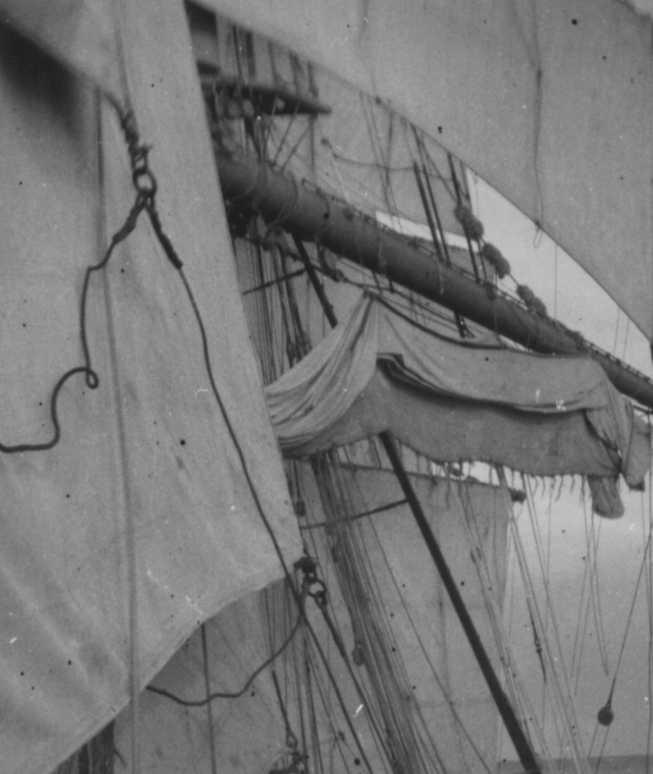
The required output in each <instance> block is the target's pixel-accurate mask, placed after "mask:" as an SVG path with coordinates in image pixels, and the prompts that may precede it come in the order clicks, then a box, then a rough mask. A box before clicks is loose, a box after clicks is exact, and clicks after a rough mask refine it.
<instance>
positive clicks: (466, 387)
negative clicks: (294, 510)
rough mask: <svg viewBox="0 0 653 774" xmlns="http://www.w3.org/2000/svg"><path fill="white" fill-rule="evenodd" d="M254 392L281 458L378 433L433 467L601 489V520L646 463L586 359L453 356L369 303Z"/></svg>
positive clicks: (446, 346) (438, 341) (432, 337)
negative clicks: (622, 482) (586, 483)
mask: <svg viewBox="0 0 653 774" xmlns="http://www.w3.org/2000/svg"><path fill="white" fill-rule="evenodd" d="M265 389H266V396H267V400H268V405H269V408H270V415H271V417H272V422H273V424H274V427H275V431H276V433H277V436H278V438H279V441H280V443H281V447H282V449H283V450H284V451H285V452H286V453H287V454H289V455H291V456H293V455H295V456H303V455H308V454H313V453H316V452H318V451H324V450H326V449H329V448H331V447H333V446H337V445H342V444H347V443H351V442H353V441H357V440H360V439H361V438H366V437H369V436H372V435H375V434H377V433H380V432H382V431H385V430H389V431H390V432H391V433H392V434H393V435H395V436H396V437H397V438H399V439H400V440H401V441H402V442H404V443H405V444H406V445H408V446H410V447H411V448H413V449H415V450H416V451H418V452H420V453H421V454H424V455H426V456H427V457H429V458H430V459H432V460H437V461H456V460H461V459H467V460H483V461H488V462H493V463H496V464H500V465H508V466H509V467H511V468H513V469H516V470H521V471H524V472H527V473H532V474H535V475H558V474H565V473H579V474H584V475H587V476H589V477H590V479H589V480H590V482H591V483H594V482H595V478H597V477H598V478H601V479H604V482H603V484H602V486H601V489H602V494H603V497H602V498H601V500H600V501H599V500H597V496H598V494H599V492H598V489H597V491H596V492H595V500H594V507H595V510H597V512H599V513H602V514H603V515H619V514H620V510H619V509H618V508H617V510H616V512H615V511H611V510H610V509H611V508H612V507H613V506H612V505H608V504H607V503H606V502H605V498H606V497H608V496H609V497H610V500H611V502H612V503H616V502H618V498H617V496H616V490H614V487H615V486H616V477H617V475H618V474H619V473H622V474H623V476H624V478H625V479H626V481H627V483H628V484H629V485H630V486H639V485H641V483H642V482H643V478H644V475H645V473H646V471H647V470H648V466H649V463H650V439H649V434H648V429H647V426H646V425H645V423H643V422H641V421H639V420H637V419H635V418H634V416H633V411H632V407H631V405H630V404H629V403H628V402H627V401H626V400H625V399H624V398H623V397H622V396H621V395H620V394H619V393H618V392H617V391H616V390H615V389H614V387H613V386H612V385H611V384H610V382H609V380H608V378H607V377H606V375H605V373H604V372H603V370H602V369H601V368H600V366H597V365H596V364H595V363H593V362H592V361H591V360H589V359H588V358H581V357H568V358H567V357H564V358H547V357H542V356H538V355H531V354H527V353H523V352H516V351H513V350H509V349H502V348H489V347H483V346H474V345H469V344H468V345H461V344H460V343H459V342H456V341H453V340H449V339H446V338H443V337H442V336H440V335H438V334H437V333H434V332H432V331H429V330H428V329H425V328H423V327H422V326H420V325H417V324H416V323H415V322H414V321H411V320H409V319H407V318H405V317H404V316H403V315H401V314H399V313H397V312H395V311H393V310H392V308H391V307H390V306H388V305H387V304H385V303H383V302H382V301H381V300H380V299H379V300H375V299H374V298H373V297H365V296H363V297H362V298H361V300H360V302H359V304H358V305H357V307H356V308H355V309H354V310H353V311H352V313H351V316H350V317H349V319H348V320H347V321H346V322H344V323H342V324H341V325H340V326H338V327H337V328H336V329H335V330H334V331H333V332H332V333H331V334H330V335H329V336H327V337H326V338H325V339H324V340H323V341H322V342H320V344H318V345H317V346H316V347H315V348H314V349H313V350H312V352H311V353H310V354H309V355H308V356H307V357H306V358H304V360H302V361H301V362H300V363H298V364H297V365H296V366H295V367H294V368H293V369H291V370H290V371H288V372H287V373H286V374H284V375H283V376H282V377H281V378H280V379H278V380H277V381H276V382H275V383H273V384H271V385H268V386H267V387H266V388H265ZM611 489H612V490H614V491H612V495H608V492H609V491H610V490H611Z"/></svg>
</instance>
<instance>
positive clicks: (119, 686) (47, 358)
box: [0, 2, 299, 774]
mask: <svg viewBox="0 0 653 774" xmlns="http://www.w3.org/2000/svg"><path fill="white" fill-rule="evenodd" d="M74 5H75V9H77V10H78V11H79V12H80V13H82V8H84V5H83V4H81V5H80V4H74ZM97 5H98V7H100V6H101V5H102V4H97ZM9 6H11V10H12V13H9V14H8V13H7V9H8V8H9ZM46 6H47V8H46ZM64 6H65V7H64ZM55 7H56V9H58V10H59V12H60V15H59V17H58V19H56V20H55V21H56V24H55V23H54V22H53V26H48V24H46V23H45V22H44V24H45V26H39V27H38V28H36V29H34V30H31V31H30V30H28V29H27V27H26V26H22V27H21V29H22V30H23V32H30V37H31V38H32V39H40V36H41V35H42V34H43V35H45V36H46V37H47V36H49V35H55V33H56V35H57V36H59V33H61V35H60V36H59V37H57V40H56V41H54V42H52V41H50V42H48V45H47V49H48V51H49V52H51V53H53V52H60V53H61V51H60V49H58V48H57V46H64V47H66V51H65V52H63V53H62V60H63V61H65V62H66V63H67V64H68V63H70V62H74V63H77V64H78V63H79V62H80V61H82V60H86V59H89V58H90V59H93V60H94V61H95V58H96V57H100V58H101V56H102V49H100V50H98V51H95V50H94V49H93V48H92V47H91V48H87V47H86V46H88V44H89V41H88V40H84V41H82V40H80V39H79V38H78V37H76V35H78V34H79V35H81V34H82V32H83V31H84V30H88V29H95V27H94V25H93V24H91V23H90V22H89V23H88V24H86V23H81V20H80V17H78V16H76V12H75V9H72V8H71V4H70V3H46V4H43V3H40V4H37V3H32V4H28V3H22V2H17V3H13V4H8V3H3V13H2V18H3V20H4V19H6V18H9V19H10V20H13V19H14V15H16V17H18V16H21V17H22V16H24V14H26V13H27V11H28V10H29V8H32V9H33V10H40V11H43V13H44V14H45V15H44V18H45V19H51V16H50V12H51V11H52V13H53V14H54V12H55ZM64 11H66V12H65V13H64ZM64 21H66V22H67V25H66V24H64ZM78 22H80V26H76V25H77V23H78ZM124 22H125V26H124V30H127V31H128V32H127V34H126V36H125V38H124V39H123V46H124V49H125V51H126V52H128V53H129V56H128V57H127V59H128V61H127V65H126V70H125V71H126V73H127V75H128V80H129V87H130V96H131V102H132V104H133V106H134V108H135V112H136V118H137V121H138V125H139V127H140V129H141V131H142V141H143V142H149V143H152V144H153V146H154V148H153V149H152V151H151V153H150V164H151V169H152V171H153V172H154V174H155V175H156V179H157V183H158V192H157V196H156V202H157V208H158V209H157V211H158V214H159V216H160V221H161V223H162V225H163V229H164V230H165V233H166V234H167V235H168V236H169V237H170V239H171V240H172V242H173V243H174V245H175V246H176V248H177V250H178V252H179V254H180V256H181V259H182V260H183V261H184V267H183V271H184V276H185V277H186V279H187V280H188V283H189V286H190V287H191V288H192V290H193V291H194V298H195V302H196V304H197V310H198V313H199V314H200V316H201V318H202V319H203V321H204V325H205V327H206V329H208V330H210V340H209V341H208V342H207V343H206V347H207V348H206V352H205V353H204V354H203V345H202V338H201V331H200V328H199V326H198V320H197V318H196V316H195V314H194V312H193V307H192V305H191V301H190V299H189V298H188V297H187V295H186V292H185V290H184V285H183V283H182V281H181V277H180V276H179V273H178V272H177V271H176V270H175V269H174V268H173V266H172V265H171V263H170V262H169V261H168V260H167V258H166V254H165V252H164V251H163V250H162V249H161V248H160V246H159V244H158V242H157V239H156V238H155V233H154V230H153V229H152V228H151V226H150V225H148V224H147V222H146V218H147V215H146V214H142V215H141V218H140V219H139V222H138V225H137V226H136V228H135V230H134V231H133V232H132V233H131V234H130V235H128V236H127V237H126V239H125V240H124V241H123V242H121V244H119V245H118V246H117V248H116V249H115V251H114V253H113V255H112V257H111V259H110V261H109V263H108V264H107V265H106V267H105V268H104V269H103V270H102V271H100V270H98V271H95V272H93V273H92V275H91V277H90V281H89V285H88V292H87V294H86V296H85V298H86V305H85V310H84V314H83V321H82V324H83V328H84V331H85V334H86V343H87V346H88V349H89V356H90V361H89V363H90V366H89V367H92V369H93V371H94V372H96V373H97V375H98V377H99V385H98V387H97V389H91V387H92V386H93V382H92V380H90V384H89V383H87V381H86V379H85V375H86V376H90V375H89V372H88V370H85V371H82V370H80V372H79V373H72V374H70V377H69V378H68V379H66V380H65V381H64V382H63V384H62V386H61V389H60V390H59V392H58V394H57V395H56V396H54V397H53V395H52V390H53V387H54V385H55V384H56V383H57V380H58V379H59V378H60V377H62V375H63V374H64V373H65V372H67V371H68V370H69V369H74V368H80V369H82V368H86V366H85V365H83V363H84V358H83V353H82V351H81V349H82V347H81V346H80V294H81V293H82V283H83V280H84V270H85V269H86V267H87V266H89V265H95V264H98V263H99V262H100V261H101V259H102V256H103V255H104V253H105V250H106V248H107V244H108V241H109V239H110V236H111V234H112V233H114V232H115V231H116V230H117V229H118V228H120V227H121V226H122V225H123V223H124V221H125V218H126V216H127V214H128V212H129V210H130V207H131V206H132V204H133V202H134V197H135V192H134V189H133V185H132V174H131V170H130V168H129V158H128V153H127V149H126V147H125V142H124V138H123V136H122V132H121V129H120V127H119V125H118V122H117V120H116V117H115V115H114V111H113V108H112V107H111V106H110V105H108V104H107V103H106V102H102V103H101V104H100V102H99V101H98V99H97V94H96V92H95V90H94V89H93V88H91V84H89V82H88V81H87V80H84V81H81V80H80V79H79V78H78V77H76V76H74V75H72V74H71V73H70V72H69V71H67V70H66V69H64V68H63V67H61V65H60V64H59V63H58V62H57V61H56V60H54V59H52V58H51V57H50V56H49V55H47V54H46V53H44V52H43V51H40V50H37V49H36V48H35V47H34V46H33V45H32V44H31V43H29V42H28V41H26V40H25V38H24V37H22V36H19V35H16V34H14V32H13V30H11V29H9V28H8V27H7V26H6V25H3V26H2V27H0V36H1V42H0V99H1V101H2V116H3V118H2V124H3V130H2V132H0V159H1V160H2V170H3V172H2V179H1V180H0V190H1V195H0V210H1V211H2V222H3V231H2V234H3V237H2V246H1V247H0V254H1V260H0V275H1V277H2V281H1V282H0V296H1V305H2V318H3V333H4V335H3V336H2V339H1V341H0V367H1V368H2V373H3V379H2V386H3V398H2V405H1V407H0V442H1V443H2V444H3V447H2V453H0V479H1V480H2V492H3V525H4V526H3V538H2V545H1V546H0V575H1V576H2V583H1V584H0V625H1V628H2V631H3V633H4V638H5V639H4V644H3V648H2V651H1V653H0V692H1V693H2V696H3V712H2V717H1V718H0V744H1V746H2V750H3V761H2V766H1V768H2V771H3V772H7V774H14V772H21V774H30V773H32V774H42V773H43V772H44V771H48V770H51V769H53V768H54V767H55V766H56V765H57V764H58V763H59V761H61V760H62V759H63V758H65V757H66V756H67V755H69V754H70V753H72V752H73V750H75V749H76V748H77V747H78V746H79V745H80V744H81V743H82V742H84V741H85V740H86V739H87V738H88V737H89V736H90V735H92V734H93V733H94V732H96V731H97V730H98V729H99V728H101V727H102V726H103V725H104V724H106V723H107V722H108V721H109V720H110V719H111V718H113V717H114V716H115V715H116V714H117V713H118V712H119V711H120V709H121V708H122V707H123V706H125V704H126V703H127V702H128V700H129V697H130V683H131V689H132V690H134V689H136V688H138V689H139V690H140V688H141V687H142V686H143V685H145V684H146V683H147V682H148V681H149V680H150V679H151V677H152V675H153V674H154V673H155V672H157V671H158V670H159V669H160V668H161V666H162V665H163V664H164V663H165V662H166V661H167V660H168V659H169V658H170V656H171V655H172V653H173V652H174V651H175V650H176V649H177V648H178V647H179V645H180V643H181V642H183V641H184V640H185V639H186V637H188V636H189V635H190V633H191V632H192V631H193V630H194V629H195V628H196V627H197V625H198V623H200V622H201V621H203V620H205V619H206V618H208V617H210V616H212V615H214V614H215V613H216V612H217V611H218V610H220V609H221V608H222V607H223V606H225V605H227V604H228V603H230V602H232V601H233V600H234V599H237V598H239V597H240V596H241V595H243V594H245V593H247V592H249V591H253V590H255V589H258V588H261V587H262V586H264V585H265V584H267V583H269V582H271V581H273V580H275V579H276V578H278V577H280V575H281V567H280V564H279V558H278V556H277V554H276V552H275V550H274V548H273V545H272V543H271V540H270V536H269V535H268V534H267V532H266V529H265V527H264V526H263V523H262V519H261V514H260V513H259V511H258V509H257V507H256V505H255V503H254V500H253V494H252V491H251V489H250V486H249V484H248V481H247V479H246V477H245V473H244V471H243V465H242V460H241V458H240V456H239V453H238V450H237V448H236V445H235V443H234V441H233V440H232V438H231V437H230V434H229V431H228V428H227V425H226V421H225V418H224V416H223V414H222V413H221V411H220V410H219V407H218V405H217V402H216V399H215V396H214V395H213V394H212V386H211V380H210V377H209V374H208V371H207V363H206V357H210V359H211V362H212V374H213V379H214V380H215V384H216V386H217V390H218V392H219V395H220V396H221V398H222V400H223V403H224V406H225V408H226V413H227V415H228V416H229V418H230V420H231V425H232V427H233V430H234V433H235V437H236V438H237V443H238V446H239V448H240V450H241V451H242V454H243V458H244V460H245V461H246V463H247V468H248V471H249V475H250V477H251V482H252V485H253V487H254V489H255V490H256V492H257V493H258V496H259V499H260V504H261V508H262V511H263V513H264V514H265V516H266V517H267V519H268V522H269V524H270V526H271V528H272V529H273V530H274V532H275V534H276V537H277V540H278V542H279V546H280V549H281V551H283V552H285V554H286V558H287V560H288V561H292V560H293V559H294V558H296V556H297V554H298V551H299V539H298V531H297V526H296V519H295V517H294V516H293V514H292V512H291V510H290V508H289V507H288V491H287V487H286V483H285V477H284V475H283V471H282V467H281V460H280V457H279V454H278V447H277V444H276V442H275V439H274V437H273V435H272V432H271V428H270V424H269V420H268V418H267V412H266V408H265V405H264V401H263V396H262V391H261V385H260V377H259V375H258V371H257V368H256V365H255V363H254V359H253V357H252V353H251V350H250V348H249V343H248V336H247V332H246V327H245V321H244V317H243V311H242V307H241V303H240V298H239V294H238V288H237V283H236V279H235V272H234V267H233V257H232V251H231V244H230V239H229V235H228V231H227V228H226V223H225V219H224V216H223V215H221V213H222V204H221V197H220V193H219V189H218V185H217V178H216V174H215V168H214V166H213V163H212V152H211V148H210V143H209V138H208V135H207V132H206V129H205V126H204V125H203V124H202V122H201V121H197V120H196V119H195V116H196V115H201V111H202V109H203V108H202V103H201V97H200V92H199V87H198V85H197V82H196V75H195V65H194V61H193V59H192V56H191V47H190V42H189V40H188V33H187V31H186V29H187V27H186V22H185V18H184V14H183V5H182V3H171V4H167V5H166V7H165V9H163V8H162V7H161V6H160V4H159V3H157V2H139V3H138V4H129V10H128V12H127V17H126V18H125V19H124ZM32 33H33V34H32ZM68 33H70V34H68ZM50 43H52V44H50ZM55 44H56V45H55ZM68 47H69V48H68ZM64 54H65V56H64ZM81 66H84V65H80V67H81ZM100 80H101V79H100ZM225 364H228V367H225ZM243 396H247V405H246V407H243V403H242V398H243ZM51 401H52V404H51ZM53 411H54V412H56V413H55V416H53V415H52V413H51V412H53ZM53 419H55V420H58V425H59V429H60V437H58V435H57V433H55V427H54V426H53ZM55 424H56V422H55ZM24 444H28V445H29V444H37V445H38V444H44V446H45V447H47V448H43V449H41V450H34V451H32V450H29V449H26V448H23V445H24ZM12 451H13V452H14V453H9V452H12Z"/></svg>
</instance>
